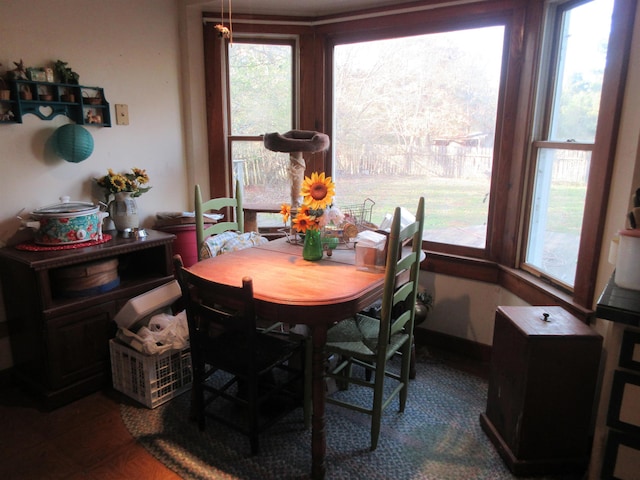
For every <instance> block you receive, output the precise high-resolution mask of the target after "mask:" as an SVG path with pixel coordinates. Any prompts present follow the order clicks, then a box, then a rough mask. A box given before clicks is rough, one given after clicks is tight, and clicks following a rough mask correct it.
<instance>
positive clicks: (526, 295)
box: [422, 251, 594, 323]
mask: <svg viewBox="0 0 640 480" xmlns="http://www.w3.org/2000/svg"><path fill="white" fill-rule="evenodd" d="M422 269H423V270H427V271H429V272H434V273H441V274H445V275H451V276H454V277H460V278H467V279H470V280H477V281H480V282H487V283H493V284H496V285H500V286H501V287H502V288H504V289H506V290H508V291H509V292H511V293H513V294H514V295H516V296H518V297H520V298H521V299H522V300H524V301H525V302H527V303H530V304H531V305H559V306H561V307H563V308H564V309H565V310H567V311H568V312H570V313H571V314H572V315H574V316H576V317H577V318H579V319H580V320H582V321H583V322H585V323H589V322H590V321H591V319H592V318H593V316H594V311H593V310H591V309H587V308H584V307H583V306H581V305H578V304H576V303H575V302H574V301H573V298H572V296H571V295H569V294H567V293H566V292H563V291H561V290H559V289H558V288H555V287H553V286H552V285H550V284H548V283H546V282H544V281H543V280H541V279H539V278H537V277H535V276H533V275H531V274H530V273H527V272H524V271H522V270H518V269H515V268H509V267H505V266H503V265H499V264H497V263H495V262H491V261H488V260H482V259H477V258H471V257H464V256H460V255H448V254H444V253H441V252H433V251H428V252H427V258H426V259H425V261H424V262H423V263H422Z"/></svg>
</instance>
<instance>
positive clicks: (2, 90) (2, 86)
mask: <svg viewBox="0 0 640 480" xmlns="http://www.w3.org/2000/svg"><path fill="white" fill-rule="evenodd" d="M1 66H2V64H1V63H0V67H1ZM5 75H6V72H5V73H0V100H9V99H11V90H9V85H8V84H7V80H6V79H5Z"/></svg>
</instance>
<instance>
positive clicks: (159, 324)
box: [117, 310, 189, 355]
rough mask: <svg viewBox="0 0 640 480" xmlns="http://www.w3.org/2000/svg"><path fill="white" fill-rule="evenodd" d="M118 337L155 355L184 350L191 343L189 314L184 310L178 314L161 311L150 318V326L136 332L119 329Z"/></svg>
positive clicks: (146, 352)
mask: <svg viewBox="0 0 640 480" xmlns="http://www.w3.org/2000/svg"><path fill="white" fill-rule="evenodd" d="M117 338H118V339H119V340H120V341H122V342H124V343H125V344H127V345H129V346H130V347H132V348H134V349H136V350H137V351H139V352H141V353H144V354H147V355H155V354H159V353H164V352H166V351H168V350H183V349H184V348H186V347H187V346H188V345H189V326H188V325H187V314H186V312H185V311H184V310H183V311H182V312H180V313H178V314H177V315H170V314H168V313H159V314H156V315H153V316H152V317H151V318H150V319H149V324H148V326H143V327H141V328H140V329H139V330H138V331H137V332H136V333H134V332H132V331H131V330H127V329H124V328H120V329H118V334H117Z"/></svg>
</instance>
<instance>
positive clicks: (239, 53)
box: [227, 36, 295, 203]
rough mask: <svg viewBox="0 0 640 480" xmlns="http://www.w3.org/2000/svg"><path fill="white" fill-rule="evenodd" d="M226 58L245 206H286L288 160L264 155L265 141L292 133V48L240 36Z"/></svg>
mask: <svg viewBox="0 0 640 480" xmlns="http://www.w3.org/2000/svg"><path fill="white" fill-rule="evenodd" d="M227 55H228V66H229V68H228V72H229V79H228V82H229V110H230V115H229V124H230V135H229V148H230V158H231V159H232V162H233V172H234V176H235V177H237V178H239V179H240V180H241V181H240V184H241V185H242V188H243V196H244V202H245V203H254V202H260V203H278V202H282V200H283V195H282V194H281V193H280V192H287V191H288V187H287V182H288V177H287V172H286V165H287V162H288V156H287V154H282V153H275V152H270V151H268V150H266V149H265V148H264V146H263V143H262V137H261V135H263V134H265V133H268V132H287V131H289V130H291V129H292V128H293V123H294V98H295V97H294V75H293V73H294V64H293V63H294V62H293V43H292V42H280V43H278V42H273V41H270V42H266V41H265V40H261V41H258V40H254V39H238V38H237V36H236V37H234V43H233V44H229V45H227ZM285 198H286V195H285Z"/></svg>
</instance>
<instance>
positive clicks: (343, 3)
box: [213, 0, 407, 17]
mask: <svg viewBox="0 0 640 480" xmlns="http://www.w3.org/2000/svg"><path fill="white" fill-rule="evenodd" d="M222 1H224V9H225V15H226V12H227V7H228V2H229V0H222ZM213 3H214V4H215V5H220V0H215V1H214V2H213ZM403 3H407V0H231V7H232V13H234V14H236V13H245V14H259V15H287V16H303V17H317V16H324V15H333V14H337V13H343V12H352V11H355V10H363V9H367V8H373V7H381V6H387V5H400V4H403Z"/></svg>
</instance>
